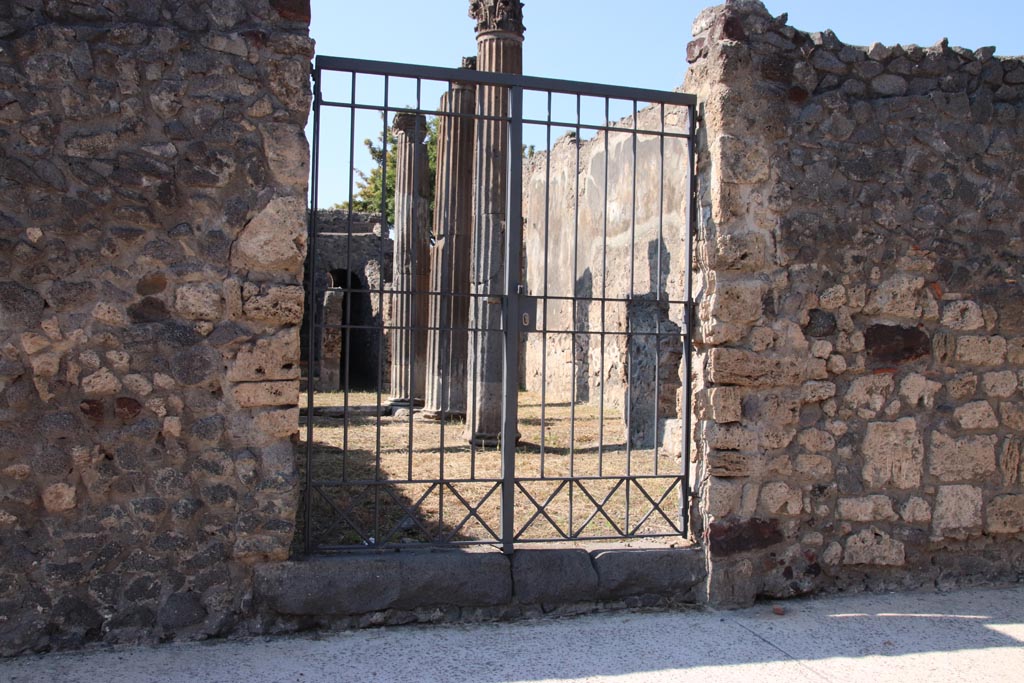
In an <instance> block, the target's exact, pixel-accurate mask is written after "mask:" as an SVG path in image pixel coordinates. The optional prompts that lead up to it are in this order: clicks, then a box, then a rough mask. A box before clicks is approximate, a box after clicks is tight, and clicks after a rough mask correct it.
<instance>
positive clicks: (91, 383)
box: [82, 368, 121, 396]
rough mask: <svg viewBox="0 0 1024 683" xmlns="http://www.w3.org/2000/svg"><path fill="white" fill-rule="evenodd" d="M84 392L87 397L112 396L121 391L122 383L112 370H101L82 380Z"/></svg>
mask: <svg viewBox="0 0 1024 683" xmlns="http://www.w3.org/2000/svg"><path fill="white" fill-rule="evenodd" d="M82 391H83V392H84V393H85V395H86V396H111V395H113V394H116V393H117V392H119V391H121V381H120V380H119V379H117V377H115V376H114V374H113V373H112V372H110V370H107V369H106V368H100V369H99V370H97V371H96V372H94V373H92V374H91V375H86V376H85V377H83V378H82Z"/></svg>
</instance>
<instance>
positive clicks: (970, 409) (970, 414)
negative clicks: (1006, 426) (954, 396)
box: [953, 401, 999, 430]
mask: <svg viewBox="0 0 1024 683" xmlns="http://www.w3.org/2000/svg"><path fill="white" fill-rule="evenodd" d="M953 417H954V418H956V421H957V422H958V423H959V424H960V428H961V429H967V430H977V429H996V428H997V427H999V420H998V419H997V418H996V413H995V411H994V410H992V406H991V404H989V402H988V401H972V402H970V403H967V404H964V405H962V406H958V407H957V408H956V410H954V411H953Z"/></svg>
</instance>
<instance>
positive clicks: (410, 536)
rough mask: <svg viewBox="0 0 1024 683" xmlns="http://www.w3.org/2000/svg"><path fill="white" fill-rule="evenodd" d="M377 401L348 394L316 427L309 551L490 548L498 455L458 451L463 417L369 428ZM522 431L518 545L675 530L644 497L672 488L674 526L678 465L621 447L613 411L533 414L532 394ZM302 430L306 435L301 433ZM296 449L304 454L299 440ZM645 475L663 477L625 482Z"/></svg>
mask: <svg viewBox="0 0 1024 683" xmlns="http://www.w3.org/2000/svg"><path fill="white" fill-rule="evenodd" d="M314 404H315V405H316V406H318V407H327V406H341V405H344V404H345V401H344V395H343V394H317V395H315V401H314ZM376 404H377V394H376V393H350V394H349V396H348V406H349V407H350V408H351V409H352V410H350V411H349V417H348V418H347V419H345V418H322V417H317V418H315V419H314V436H313V442H314V445H313V457H312V467H313V477H314V479H315V480H316V481H317V482H320V484H319V485H318V486H317V494H316V495H314V497H313V515H312V519H313V525H312V529H313V535H314V539H315V541H316V543H317V544H318V545H321V546H323V545H327V546H331V545H350V544H359V543H362V542H364V541H367V540H368V538H369V537H373V539H374V541H375V542H377V543H394V542H438V541H473V540H478V541H494V540H495V538H494V536H495V535H498V534H500V496H501V491H500V487H499V486H498V485H497V482H498V481H500V479H501V457H500V451H499V449H498V448H471V447H470V446H469V445H467V443H466V440H465V438H464V431H465V424H464V422H463V421H462V420H452V421H449V422H447V423H445V424H439V423H436V422H427V421H422V420H420V419H418V418H412V419H411V418H410V417H408V416H405V417H392V416H390V415H385V416H382V417H381V418H379V419H378V418H377V417H375V416H374V415H373V412H374V411H373V410H372V407H373V406H376ZM602 418H603V419H602ZM542 425H543V429H542ZM519 430H520V432H521V434H522V437H521V440H520V441H519V443H518V445H517V458H516V477H517V479H518V480H519V486H518V488H517V491H516V498H515V524H516V532H517V535H518V536H519V537H520V538H522V539H524V540H525V539H530V540H540V539H550V538H557V537H560V536H562V535H563V534H569V533H570V529H571V530H572V531H571V535H573V536H574V537H580V538H599V537H611V536H621V535H624V534H625V535H641V534H672V533H674V530H673V528H672V526H671V525H670V524H669V522H668V521H667V520H665V519H664V518H663V517H661V515H659V514H658V513H657V512H655V513H654V514H653V515H651V514H650V513H651V511H652V509H653V504H652V502H651V500H649V499H648V498H647V496H650V497H651V498H653V500H654V502H659V501H660V499H661V497H662V494H664V493H665V492H666V490H668V489H669V487H672V486H675V488H674V489H673V490H672V492H671V493H669V495H668V497H667V498H665V501H664V503H663V504H662V509H663V510H664V511H665V514H666V515H667V516H668V518H669V519H671V520H673V521H676V523H678V522H677V517H678V504H679V490H678V484H677V483H676V482H677V480H675V479H673V478H672V477H674V476H676V475H677V474H678V473H679V471H680V463H679V459H678V457H676V454H670V453H666V452H664V451H659V452H657V453H656V452H655V450H654V449H644V450H638V449H627V445H626V439H625V427H624V424H623V421H622V418H621V415H620V414H619V413H618V412H615V411H612V410H610V409H606V410H605V411H604V415H603V416H602V415H601V411H600V408H599V406H597V405H591V404H584V405H576V406H575V407H574V406H571V405H568V404H555V405H552V404H548V405H546V406H543V407H542V405H541V401H540V400H539V396H537V395H536V394H531V393H525V392H524V393H521V394H520V397H519ZM300 433H301V434H302V436H303V437H304V436H305V430H301V432H300ZM602 444H603V445H602ZM300 449H301V450H300V452H301V453H303V454H304V452H305V450H304V449H305V444H304V443H302V444H300ZM300 460H304V458H300ZM651 475H657V476H658V477H660V478H658V479H651V480H641V481H640V482H639V484H638V482H637V481H636V480H634V479H628V478H629V477H638V476H639V477H643V476H651ZM588 477H607V479H594V480H587V479H585V478H588ZM579 478H584V481H582V482H581V481H579ZM437 482H442V483H437ZM638 486H639V487H642V489H643V490H641V489H640V488H638ZM643 491H646V495H645V494H644V492H643ZM531 497H532V498H533V501H531ZM534 501H535V502H534ZM538 506H540V507H543V508H544V512H543V513H540V512H539V510H538ZM599 507H600V508H601V510H603V513H602V512H601V511H600V510H599V509H598V508H599ZM470 508H472V509H474V510H475V514H470ZM627 512H628V515H629V520H628V526H627V519H626V517H627ZM645 516H648V517H647V520H646V522H641V520H642V519H643V518H644V517H645Z"/></svg>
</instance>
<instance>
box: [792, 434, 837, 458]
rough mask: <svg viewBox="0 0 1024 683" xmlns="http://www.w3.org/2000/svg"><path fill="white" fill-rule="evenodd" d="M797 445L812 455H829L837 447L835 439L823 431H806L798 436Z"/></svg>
mask: <svg viewBox="0 0 1024 683" xmlns="http://www.w3.org/2000/svg"><path fill="white" fill-rule="evenodd" d="M797 443H798V444H800V447H801V448H803V449H804V450H805V451H810V452H811V453H827V452H829V451H831V450H834V449H835V447H836V440H835V437H833V436H832V435H831V434H829V433H828V432H826V431H823V430H821V429H805V430H804V431H802V432H800V434H799V435H798V436H797Z"/></svg>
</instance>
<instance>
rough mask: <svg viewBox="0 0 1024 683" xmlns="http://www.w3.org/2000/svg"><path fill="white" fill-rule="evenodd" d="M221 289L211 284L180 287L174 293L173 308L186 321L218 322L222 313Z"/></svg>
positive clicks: (191, 284)
mask: <svg viewBox="0 0 1024 683" xmlns="http://www.w3.org/2000/svg"><path fill="white" fill-rule="evenodd" d="M221 289H222V288H221V287H220V286H219V285H215V284H213V283H212V282H206V283H189V284H185V285H182V286H180V287H178V289H177V290H176V291H175V293H174V308H175V310H176V311H177V312H178V314H179V315H180V316H181V317H183V318H185V319H187V320H220V317H221V315H222V314H223V312H224V305H223V302H222V301H221Z"/></svg>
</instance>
